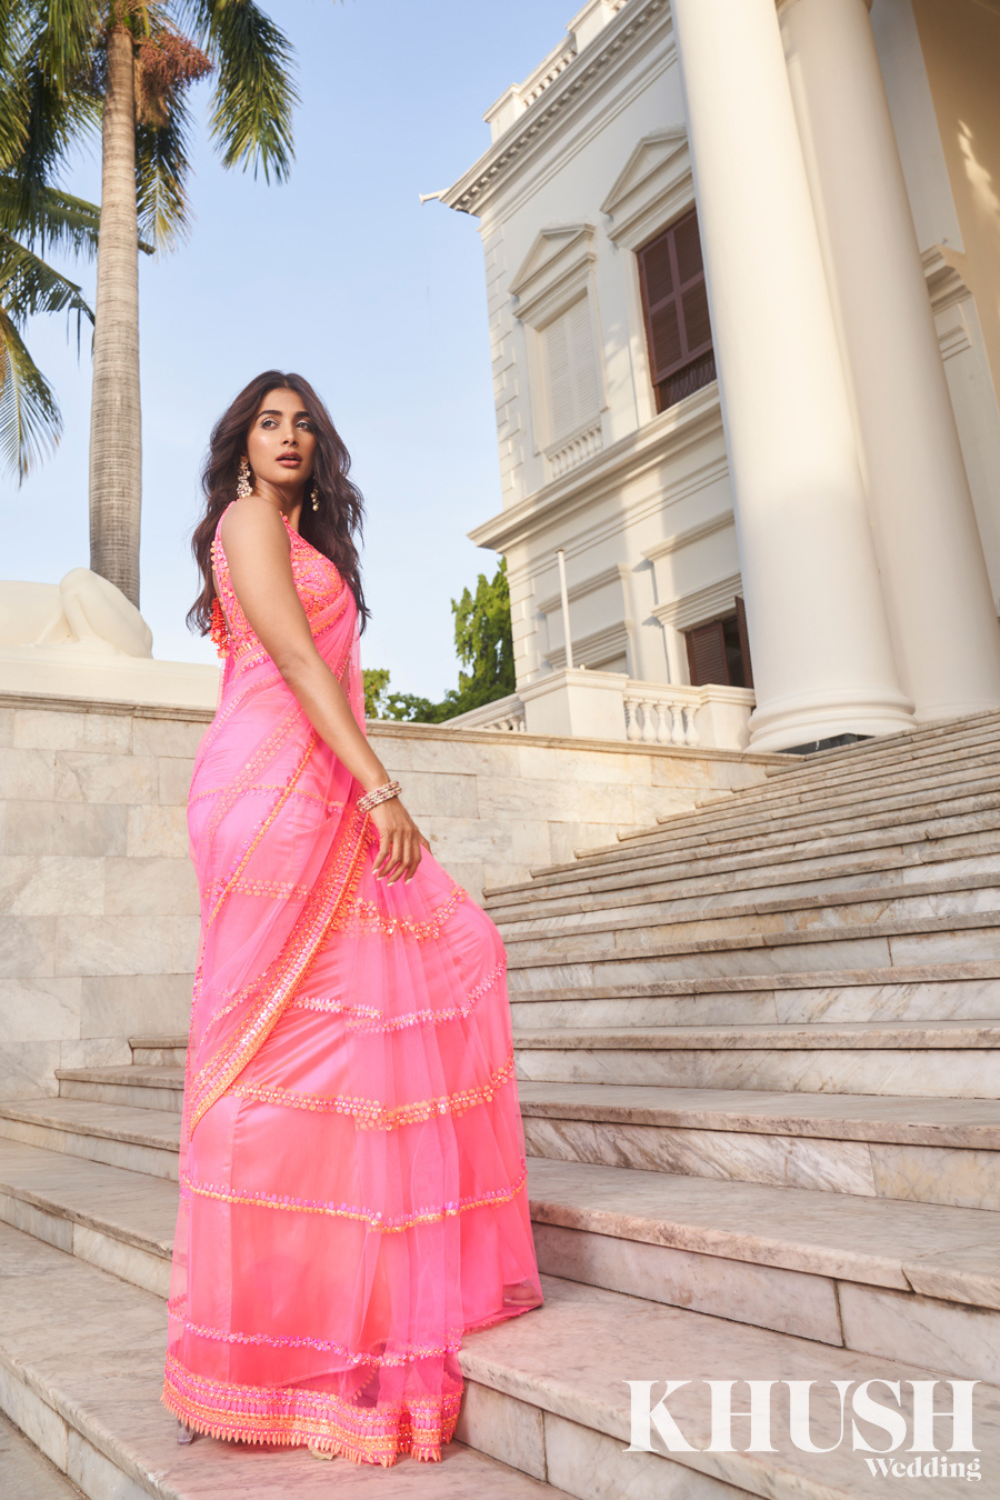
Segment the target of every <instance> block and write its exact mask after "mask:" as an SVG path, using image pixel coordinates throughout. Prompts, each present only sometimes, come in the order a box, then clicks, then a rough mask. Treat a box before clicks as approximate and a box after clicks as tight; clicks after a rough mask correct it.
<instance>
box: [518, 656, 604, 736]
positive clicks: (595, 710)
mask: <svg viewBox="0 0 1000 1500" xmlns="http://www.w3.org/2000/svg"><path fill="white" fill-rule="evenodd" d="M627 683H628V677H627V676H626V675H625V673H624V672H590V671H588V670H587V669H586V667H565V668H563V670H562V671H561V672H553V673H552V675H551V676H550V677H544V678H543V679H542V680H541V681H540V682H533V683H531V684H530V686H528V687H522V688H520V689H519V693H520V697H521V701H522V702H523V704H524V723H525V728H526V729H527V732H528V733H529V734H553V735H561V736H568V737H572V738H576V739H588V740H623V739H624V738H625V702H624V693H625V688H626V685H627Z"/></svg>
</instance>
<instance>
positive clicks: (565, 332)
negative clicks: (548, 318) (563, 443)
mask: <svg viewBox="0 0 1000 1500" xmlns="http://www.w3.org/2000/svg"><path fill="white" fill-rule="evenodd" d="M542 347H543V350H544V365H545V381H546V385H547V388H548V404H549V428H550V431H549V434H548V440H549V442H556V441H558V439H559V438H561V437H563V436H565V435H566V434H567V433H570V432H574V431H575V430H576V429H577V428H579V427H582V426H583V425H584V423H586V422H587V421H588V420H589V419H590V418H591V417H596V416H597V415H598V414H599V412H600V409H601V400H600V384H599V381H598V375H597V362H596V360H595V358H594V340H593V335H592V333H591V326H590V304H589V302H588V300H587V298H586V297H585V296H584V297H580V298H579V299H578V300H577V301H576V302H574V303H573V306H572V307H570V308H567V310H566V311H565V312H564V313H562V314H561V315H560V316H559V317H558V318H554V319H553V320H552V322H551V323H549V324H547V325H546V327H545V328H544V329H543V330H542Z"/></svg>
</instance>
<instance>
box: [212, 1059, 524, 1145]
mask: <svg viewBox="0 0 1000 1500" xmlns="http://www.w3.org/2000/svg"><path fill="white" fill-rule="evenodd" d="M513 1072H514V1051H513V1048H512V1049H511V1051H510V1052H509V1053H508V1054H507V1058H506V1060H505V1061H504V1062H503V1063H502V1064H501V1065H500V1067H499V1068H497V1069H496V1071H495V1072H493V1073H491V1074H490V1077H489V1081H488V1082H487V1083H483V1084H479V1085H478V1086H477V1087H476V1088H471V1089H460V1090H459V1091H458V1092H457V1093H455V1094H442V1095H441V1096H440V1097H439V1098H437V1099H418V1100H416V1101H414V1103H412V1104H401V1105H398V1106H397V1107H396V1108H395V1109H387V1108H386V1107H385V1105H384V1104H380V1103H379V1101H378V1100H377V1099H352V1098H351V1097H350V1095H347V1094H333V1095H324V1094H298V1093H296V1092H295V1091H294V1090H293V1089H279V1088H271V1087H269V1086H268V1085H267V1084H265V1083H234V1084H233V1086H232V1089H231V1092H232V1093H234V1094H236V1095H238V1096H239V1098H241V1099H256V1100H257V1102H258V1103H260V1104H279V1105H284V1106H285V1107H287V1108H289V1109H312V1110H319V1111H321V1112H322V1113H323V1114H331V1115H350V1116H351V1117H352V1118H353V1120H354V1123H355V1124H356V1125H357V1126H358V1127H359V1129H361V1130H398V1129H399V1127H400V1126H401V1125H419V1124H420V1122H421V1121H422V1120H430V1119H432V1118H433V1117H434V1116H435V1115H461V1114H464V1113H465V1111H466V1110H467V1109H473V1108H475V1106H476V1105H477V1104H488V1103H489V1102H490V1100H491V1099H492V1098H493V1095H494V1094H495V1093H496V1092H497V1090H498V1089H499V1088H500V1087H501V1085H502V1084H504V1083H506V1082H507V1080H508V1079H509V1078H510V1077H511V1075H512V1074H513Z"/></svg>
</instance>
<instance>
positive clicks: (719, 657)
mask: <svg viewBox="0 0 1000 1500" xmlns="http://www.w3.org/2000/svg"><path fill="white" fill-rule="evenodd" d="M684 635H685V638H686V640H687V653H688V671H689V673H690V676H691V686H692V687H704V686H705V685H706V684H707V683H710V682H718V683H722V684H723V685H724V686H726V687H747V688H752V687H753V667H752V666H751V664H750V637H749V636H748V634H747V617H746V611H745V609H744V607H743V600H742V599H737V600H736V612H735V614H731V615H723V616H722V618H721V619H718V620H708V621H706V623H705V624H704V625H695V626H694V627H693V629H691V630H686V631H685V632H684Z"/></svg>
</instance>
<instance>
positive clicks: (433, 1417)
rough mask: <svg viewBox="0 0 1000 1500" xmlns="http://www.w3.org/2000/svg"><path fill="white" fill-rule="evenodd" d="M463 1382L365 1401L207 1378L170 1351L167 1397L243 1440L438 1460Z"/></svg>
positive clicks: (222, 1433)
mask: <svg viewBox="0 0 1000 1500" xmlns="http://www.w3.org/2000/svg"><path fill="white" fill-rule="evenodd" d="M461 1398H462V1392H461V1388H459V1389H458V1390H457V1391H448V1392H445V1393H442V1395H440V1396H430V1397H423V1398H420V1399H414V1400H412V1401H408V1402H405V1403H403V1402H391V1403H390V1402H386V1403H385V1404H384V1405H381V1406H375V1407H371V1406H361V1405H360V1404H357V1405H356V1404H354V1403H352V1402H349V1401H345V1400H343V1399H342V1398H340V1397H338V1396H335V1395H333V1394H332V1393H330V1392H324V1391H307V1390H300V1389H296V1387H294V1386H278V1387H273V1386H252V1385H237V1384H235V1383H234V1382H231V1381H222V1380H206V1379H204V1378H203V1377H201V1376H198V1375H194V1374H192V1372H191V1371H190V1370H187V1369H186V1368H185V1367H184V1365H182V1364H181V1362H180V1360H178V1359H177V1358H176V1357H175V1356H174V1355H172V1354H168V1355H167V1361H166V1374H165V1378H164V1385H163V1394H162V1396H161V1400H162V1402H163V1404H164V1405H165V1406H166V1407H167V1408H168V1409H169V1410H170V1411H172V1412H173V1413H174V1415H175V1416H177V1417H179V1418H180V1420H181V1421H183V1422H185V1423H186V1424H187V1425H188V1426H189V1427H191V1428H193V1429H194V1430H195V1431H196V1432H207V1433H210V1434H211V1436H212V1437H216V1438H229V1439H230V1440H232V1439H238V1440H240V1441H242V1442H245V1443H269V1444H271V1443H273V1444H277V1445H282V1446H287V1445H290V1444H291V1445H295V1446H302V1445H303V1444H305V1443H314V1444H316V1445H317V1446H318V1447H321V1448H324V1449H329V1450H331V1451H333V1452H336V1453H341V1454H342V1455H343V1456H344V1457H345V1458H350V1459H352V1460H353V1461H354V1462H355V1463H370V1464H381V1465H382V1466H383V1467H388V1466H389V1465H390V1464H393V1463H395V1461H396V1457H397V1456H398V1455H399V1454H401V1453H411V1454H412V1455H413V1457H414V1458H418V1459H424V1460H427V1461H432V1462H433V1461H436V1460H438V1459H440V1457H441V1446H442V1444H444V1443H447V1442H450V1440H451V1437H452V1434H453V1433H454V1430H455V1423H456V1422H457V1420H458V1409H459V1404H460V1402H461Z"/></svg>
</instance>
